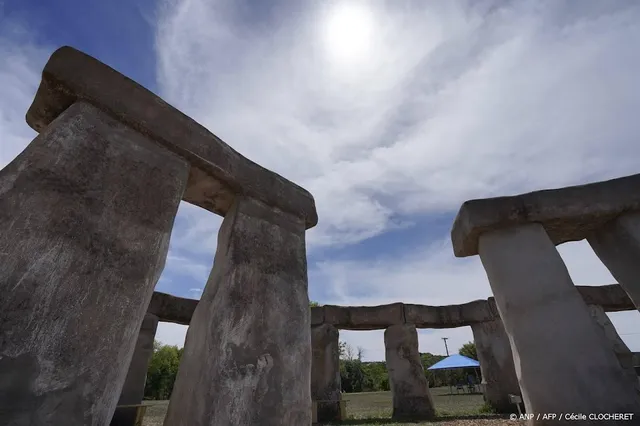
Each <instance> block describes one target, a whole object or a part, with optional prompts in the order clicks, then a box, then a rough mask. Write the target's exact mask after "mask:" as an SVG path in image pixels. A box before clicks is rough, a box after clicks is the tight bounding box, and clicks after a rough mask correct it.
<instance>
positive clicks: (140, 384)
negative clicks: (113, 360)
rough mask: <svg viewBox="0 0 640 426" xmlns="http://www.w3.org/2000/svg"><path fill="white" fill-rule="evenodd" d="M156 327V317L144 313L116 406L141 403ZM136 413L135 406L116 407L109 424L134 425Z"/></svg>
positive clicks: (116, 425) (119, 425) (117, 425)
mask: <svg viewBox="0 0 640 426" xmlns="http://www.w3.org/2000/svg"><path fill="white" fill-rule="evenodd" d="M157 329H158V317H157V316H155V315H151V314H146V315H145V316H144V321H142V326H141V327H140V333H139V334H138V340H137V343H136V348H135V350H134V352H133V357H132V358H131V363H130V364H129V372H128V373H127V378H126V380H125V381H124V386H123V387H122V392H121V393H120V399H119V400H118V406H123V405H138V404H141V403H142V398H143V397H144V385H145V381H146V378H147V370H148V369H149V361H151V355H153V340H154V339H155V337H156V330H157ZM136 414H137V412H136V408H135V407H123V408H121V407H118V408H116V411H115V413H113V418H112V419H111V426H135V421H136Z"/></svg>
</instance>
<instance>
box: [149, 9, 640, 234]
mask: <svg viewBox="0 0 640 426" xmlns="http://www.w3.org/2000/svg"><path fill="white" fill-rule="evenodd" d="M334 3H336V2H326V3H323V5H322V6H320V5H319V4H320V3H318V2H308V3H305V5H307V6H308V7H307V8H306V9H305V12H304V13H297V14H293V13H292V14H287V13H285V12H284V11H282V10H277V11H276V12H274V15H277V16H278V18H277V19H274V20H273V22H270V24H271V26H268V27H265V26H264V25H262V26H261V25H259V24H257V23H256V22H253V21H252V19H255V17H253V16H249V17H246V16H247V15H246V14H243V13H242V11H243V10H244V9H243V5H244V3H242V2H228V1H204V0H191V1H188V2H187V1H184V2H171V3H170V4H167V5H166V7H165V9H164V13H163V14H161V18H160V20H159V23H158V39H157V53H158V57H159V61H158V63H159V64H160V68H159V83H160V89H161V91H162V93H163V95H164V96H166V97H167V98H168V100H170V101H171V102H173V103H174V104H176V105H177V106H178V107H180V108H182V109H184V110H185V111H187V112H188V113H190V114H191V115H192V116H194V117H195V118H196V119H198V120H199V121H200V122H201V123H203V124H205V125H206V126H207V127H209V128H210V129H211V130H213V131H214V132H215V133H217V134H218V135H219V136H221V137H222V138H223V139H225V140H227V141H228V142H229V143H230V144H232V146H234V147H235V148H236V149H238V150H239V151H240V152H242V153H244V154H245V155H247V156H249V157H251V158H252V159H254V160H256V161H258V162H260V163H261V164H264V165H265V166H267V167H269V168H271V169H273V170H275V171H277V172H279V173H281V174H283V175H284V176H286V177H288V178H290V179H293V180H295V181H297V182H300V183H302V184H303V185H304V186H306V187H307V188H308V189H310V190H311V191H312V193H313V194H314V196H315V197H316V201H317V205H318V210H319V214H320V223H319V225H318V228H317V229H316V230H313V231H311V232H310V242H311V244H312V245H313V244H322V245H332V244H344V243H351V242H355V241H359V240H363V239H366V238H368V237H370V236H373V235H377V234H380V233H384V232H385V231H386V230H387V229H388V228H389V227H392V226H394V223H395V221H396V220H397V219H398V217H403V216H411V215H422V214H428V213H432V212H437V211H450V210H452V209H455V208H457V206H458V205H459V204H460V203H461V202H462V201H464V200H465V199H468V198H474V197H476V198H477V197H484V196H489V195H496V194H505V193H513V192H519V191H525V190H530V189H537V188H544V187H549V186H562V185H566V184H573V183H578V182H583V181H585V180H589V179H600V178H608V177H613V176H618V175H624V174H626V173H631V172H634V171H636V169H635V158H637V157H638V155H639V154H640V152H639V150H640V148H638V145H637V144H635V143H633V141H634V138H635V135H636V134H637V133H638V130H639V129H638V126H639V124H638V123H637V120H635V119H634V118H633V111H635V110H637V108H638V106H640V105H639V103H640V87H639V86H638V85H637V84H636V76H635V72H634V70H635V69H637V67H638V65H640V53H639V52H638V50H637V49H635V47H634V44H633V43H631V42H630V40H637V39H639V38H640V27H639V25H638V24H637V22H638V19H637V18H638V17H639V16H640V13H639V10H640V9H639V6H638V5H636V4H635V3H633V2H626V3H624V2H617V3H615V5H614V4H613V3H611V4H610V6H607V7H604V6H598V5H596V4H595V3H594V4H591V5H583V3H581V5H580V7H577V6H576V7H573V8H569V6H568V4H567V6H566V7H565V6H560V4H559V3H556V2H544V3H540V2H495V3H494V2H486V3H481V5H480V6H470V5H469V4H468V3H466V2H446V3H439V2H432V3H427V4H425V3H424V2H400V3H399V2H393V3H385V4H383V3H380V2H378V3H371V2H368V4H370V5H372V6H371V7H372V8H374V9H372V13H373V15H374V19H376V20H377V21H376V25H377V31H376V38H375V40H374V41H375V44H374V46H375V47H374V49H373V51H372V54H371V55H370V56H369V57H366V58H364V59H362V58H361V59H360V60H358V61H355V62H354V63H353V64H342V65H343V66H340V64H336V63H335V62H332V61H333V59H332V58H331V57H330V55H327V47H326V46H323V45H322V42H323V37H322V25H323V22H322V18H323V16H324V15H325V14H326V13H330V8H331V7H332V5H333V4H334ZM563 4H564V3H563ZM374 5H375V6H374ZM603 9H604V10H603ZM277 12H279V14H278V13H277ZM252 25H253V26H255V27H257V28H258V29H253V30H252V29H250V27H252ZM612 165H615V167H612Z"/></svg>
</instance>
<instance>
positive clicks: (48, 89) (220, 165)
mask: <svg viewBox="0 0 640 426" xmlns="http://www.w3.org/2000/svg"><path fill="white" fill-rule="evenodd" d="M78 99H81V100H85V101H87V102H89V103H91V104H93V105H96V106H97V107H99V108H100V109H102V110H103V111H107V112H108V113H109V114H111V115H112V116H114V117H117V118H118V120H120V121H121V122H123V123H126V124H128V125H129V126H131V127H132V128H134V129H137V130H138V131H139V132H141V133H143V134H145V135H148V136H149V137H150V138H151V139H153V140H154V141H156V142H158V143H160V144H162V145H164V146H165V147H167V148H168V149H170V150H171V151H173V152H175V153H177V154H179V155H180V156H182V157H184V158H186V159H187V160H188V161H189V163H190V164H191V170H190V175H189V181H188V184H187V188H186V191H185V193H184V200H185V201H188V202H190V203H193V204H195V205H197V206H200V207H202V208H204V209H207V210H209V211H212V212H214V213H217V214H220V215H222V216H224V215H225V214H226V212H227V211H228V210H229V208H230V207H231V205H232V204H233V201H234V198H235V196H236V195H235V194H244V195H246V196H250V197H252V198H255V199H257V200H260V201H262V202H264V203H265V204H267V205H270V206H274V207H277V208H279V209H281V210H284V211H287V212H290V213H292V214H293V215H295V216H296V217H302V218H304V219H305V223H306V227H307V228H311V227H313V226H315V224H316V223H317V222H318V216H317V213H316V208H315V202H314V200H313V197H312V196H311V194H309V193H308V192H307V191H306V190H304V189H303V188H301V187H299V186H297V185H295V184H294V183H292V182H290V181H288V180H286V179H285V178H283V177H281V176H280V175H278V174H276V173H273V172H272V171H270V170H267V169H265V168H263V167H261V166H259V165H258V164H255V163H254V162H252V161H250V160H248V159H246V158H245V157H243V156H242V155H240V154H239V153H238V152H236V151H235V150H233V149H232V148H231V147H229V146H228V145H227V144H226V143H224V142H223V141H222V140H221V139H220V138H218V137H216V136H215V135H213V134H212V133H210V132H209V131H208V130H207V129H205V128H204V127H203V126H201V125H199V124H198V123H196V122H195V121H194V120H192V119H191V118H189V117H187V116H186V115H184V114H182V113H181V112H180V111H178V110H177V109H175V108H173V107H172V106H171V105H169V104H167V103H166V102H164V101H163V100H162V99H160V98H159V97H157V96H156V95H154V94H153V93H151V92H150V91H148V90H147V89H145V88H144V87H142V86H140V85H139V84H137V83H136V82H134V81H133V80H130V79H128V78H127V77H125V76H124V75H122V74H120V73H118V72H117V71H115V70H114V69H112V68H110V67H108V66H107V65H105V64H103V63H102V62H100V61H98V60H96V59H94V58H92V57H91V56H88V55H86V54H84V53H82V52H80V51H78V50H75V49H73V48H71V47H62V48H60V49H58V50H56V51H55V52H54V53H53V54H52V55H51V57H50V58H49V61H48V62H47V64H46V66H45V68H44V71H43V73H42V82H41V83H40V87H39V88H38V92H37V94H36V97H35V100H34V101H33V104H32V105H31V107H30V108H29V111H28V113H27V123H28V124H29V125H30V126H31V127H32V128H33V129H34V130H36V131H41V130H42V129H44V128H45V127H46V126H47V125H48V124H49V123H51V122H52V121H53V120H54V119H55V118H56V117H58V116H59V115H60V114H61V113H62V111H64V110H65V109H66V108H67V107H68V106H69V105H71V104H72V103H73V102H75V101H76V100H78Z"/></svg>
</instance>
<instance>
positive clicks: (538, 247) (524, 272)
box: [479, 224, 640, 425]
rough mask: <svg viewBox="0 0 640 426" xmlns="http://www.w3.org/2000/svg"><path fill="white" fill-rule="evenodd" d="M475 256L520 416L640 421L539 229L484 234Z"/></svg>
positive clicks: (597, 331) (614, 363) (638, 407)
mask: <svg viewBox="0 0 640 426" xmlns="http://www.w3.org/2000/svg"><path fill="white" fill-rule="evenodd" d="M479 252H480V258H481V260H482V264H483V265H484V268H485V270H486V272H487V277H488V278H489V283H490V284H491V288H492V290H493V294H494V295H495V301H496V304H497V306H498V309H499V311H500V316H501V317H502V320H503V323H504V327H505V330H506V332H507V334H508V335H509V340H510V343H511V350H512V353H513V360H514V365H515V368H516V374H517V375H518V379H519V383H520V388H521V391H522V400H523V402H524V404H525V407H526V410H527V412H529V413H554V412H555V413H559V412H575V413H637V414H635V415H636V416H638V415H640V399H638V398H637V395H636V394H635V389H634V388H633V387H632V386H631V385H630V384H629V382H628V381H627V380H626V376H625V373H624V371H623V370H622V368H621V367H620V364H619V362H618V360H617V358H616V356H615V354H614V353H613V351H612V350H611V346H610V343H609V342H608V340H607V338H606V336H605V334H604V332H603V331H602V329H601V328H599V327H598V326H597V324H596V323H595V322H594V321H593V320H592V319H591V316H590V315H589V311H588V309H587V306H586V305H585V303H584V301H583V300H582V298H581V297H580V295H579V293H578V291H577V290H576V288H575V286H574V285H573V283H572V282H571V278H570V277H569V273H568V271H567V268H566V266H565V265H564V262H563V261H562V258H561V257H560V254H559V253H558V252H557V250H556V249H555V246H554V243H553V242H552V241H551V240H550V239H549V237H548V236H547V234H546V232H545V230H544V228H543V227H542V225H540V224H528V225H523V226H520V227H513V228H509V229H503V230H498V231H492V232H486V233H483V234H482V235H481V236H480V240H479ZM559 384H562V385H561V386H560V385H559ZM585 389H588V391H585ZM532 424H535V425H538V424H547V422H545V421H543V420H539V421H534V422H533V423H532Z"/></svg>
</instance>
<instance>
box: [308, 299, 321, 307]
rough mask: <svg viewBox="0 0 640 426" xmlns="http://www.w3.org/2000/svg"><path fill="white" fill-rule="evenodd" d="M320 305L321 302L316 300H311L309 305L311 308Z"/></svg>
mask: <svg viewBox="0 0 640 426" xmlns="http://www.w3.org/2000/svg"><path fill="white" fill-rule="evenodd" d="M318 306H320V304H319V303H318V302H314V301H313V300H310V301H309V307H310V308H317V307H318Z"/></svg>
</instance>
